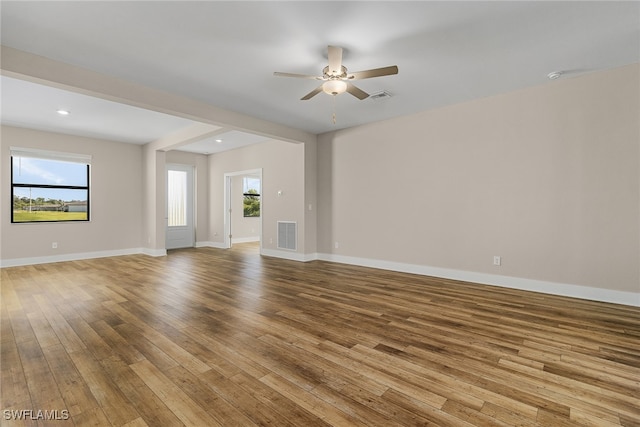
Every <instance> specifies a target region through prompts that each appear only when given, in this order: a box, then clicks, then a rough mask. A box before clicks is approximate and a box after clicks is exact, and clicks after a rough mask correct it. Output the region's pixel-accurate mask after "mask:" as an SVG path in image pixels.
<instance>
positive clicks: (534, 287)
mask: <svg viewBox="0 0 640 427" xmlns="http://www.w3.org/2000/svg"><path fill="white" fill-rule="evenodd" d="M316 255H317V259H319V260H323V261H330V262H338V263H342V264H352V265H359V266H362V267H371V268H380V269H382V270H392V271H400V272H403V273H413V274H420V275H423V276H434V277H441V278H443V279H452V280H461V281H465V282H473V283H480V284H484V285H493V286H500V287H504V288H511V289H520V290H523V291H532V292H540V293H544V294H551V295H561V296H567V297H573V298H580V299H586V300H593V301H601V302H609V303H614V304H623V305H630V306H635V307H640V292H639V293H635V292H625V291H616V290H610V289H602V288H593V287H589V286H580V285H571V284H566V283H555V282H547V281H543V280H534V279H523V278H519V277H509V276H501V275H497V274H487V273H476V272H472V271H463V270H452V269H446V268H438V267H429V266H426V265H416V264H405V263H399V262H392V261H382V260H374V259H368V258H357V257H348V256H342V255H335V254H316Z"/></svg>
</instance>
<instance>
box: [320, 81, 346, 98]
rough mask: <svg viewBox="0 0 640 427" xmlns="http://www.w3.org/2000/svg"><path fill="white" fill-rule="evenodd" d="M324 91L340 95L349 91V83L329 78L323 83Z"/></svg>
mask: <svg viewBox="0 0 640 427" xmlns="http://www.w3.org/2000/svg"><path fill="white" fill-rule="evenodd" d="M322 91H323V92H324V93H326V94H329V95H340V94H341V93H345V92H346V91H347V83H346V82H343V81H342V80H328V81H326V82H324V83H323V84H322Z"/></svg>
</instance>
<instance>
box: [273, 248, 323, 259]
mask: <svg viewBox="0 0 640 427" xmlns="http://www.w3.org/2000/svg"><path fill="white" fill-rule="evenodd" d="M260 255H264V256H269V257H274V258H282V259H290V260H292V261H300V262H308V261H314V260H317V259H318V254H315V253H314V254H301V253H298V252H293V251H282V250H279V249H265V248H262V251H261V252H260Z"/></svg>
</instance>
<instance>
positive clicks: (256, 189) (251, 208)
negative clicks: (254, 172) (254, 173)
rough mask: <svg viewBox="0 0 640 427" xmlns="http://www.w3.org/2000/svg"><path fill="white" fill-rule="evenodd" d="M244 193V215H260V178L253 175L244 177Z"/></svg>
mask: <svg viewBox="0 0 640 427" xmlns="http://www.w3.org/2000/svg"><path fill="white" fill-rule="evenodd" d="M242 195H243V197H244V200H243V205H244V216H245V217H256V216H260V178H254V177H251V176H245V177H243V178H242Z"/></svg>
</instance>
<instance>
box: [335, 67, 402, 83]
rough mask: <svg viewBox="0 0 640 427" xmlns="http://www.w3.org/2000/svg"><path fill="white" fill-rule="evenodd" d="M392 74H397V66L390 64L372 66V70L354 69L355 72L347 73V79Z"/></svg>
mask: <svg viewBox="0 0 640 427" xmlns="http://www.w3.org/2000/svg"><path fill="white" fill-rule="evenodd" d="M392 74H398V66H397V65H392V66H390V67H382V68H374V69H372V70H364V71H356V72H355V73H349V75H348V76H347V79H349V80H362V79H370V78H372V77H382V76H390V75H392Z"/></svg>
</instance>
